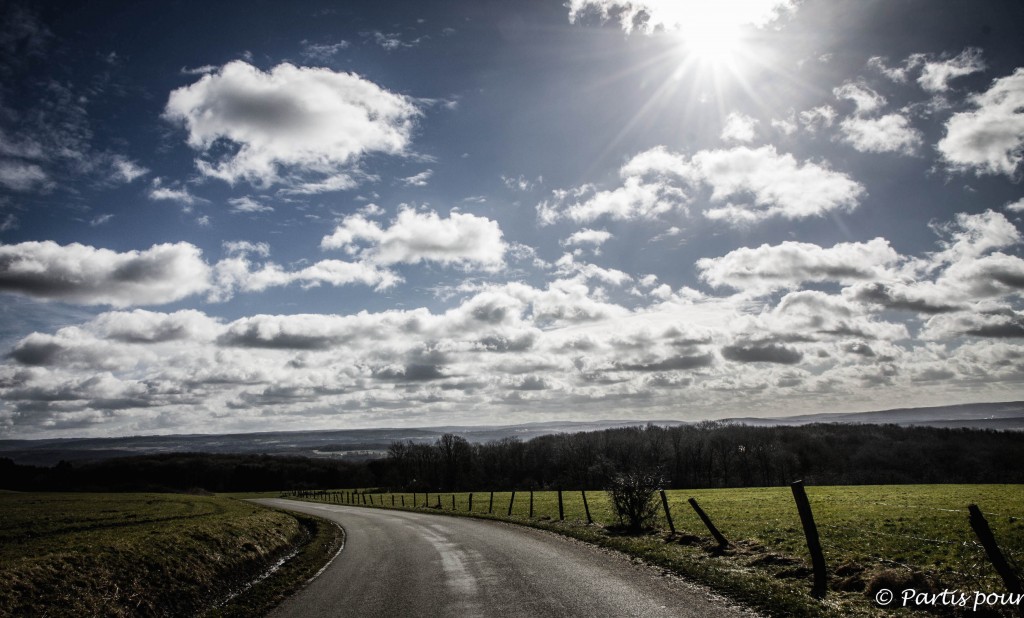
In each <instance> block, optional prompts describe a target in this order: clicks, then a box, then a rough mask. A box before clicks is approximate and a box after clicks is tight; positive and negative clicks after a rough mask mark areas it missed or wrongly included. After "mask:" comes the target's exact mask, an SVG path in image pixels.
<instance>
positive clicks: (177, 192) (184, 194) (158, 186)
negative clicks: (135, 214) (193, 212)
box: [149, 178, 205, 206]
mask: <svg viewBox="0 0 1024 618" xmlns="http://www.w3.org/2000/svg"><path fill="white" fill-rule="evenodd" d="M149 199H151V200H158V201H168V202H177V203H179V204H184V205H186V206H192V205H193V204H195V203H196V202H199V201H205V200H200V198H197V197H196V196H194V195H192V194H191V193H190V192H189V190H188V187H179V188H175V187H168V186H165V185H164V183H163V180H162V179H160V178H154V179H153V183H152V186H150V189H149Z"/></svg>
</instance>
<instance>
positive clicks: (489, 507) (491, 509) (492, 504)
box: [487, 491, 494, 515]
mask: <svg viewBox="0 0 1024 618" xmlns="http://www.w3.org/2000/svg"><path fill="white" fill-rule="evenodd" d="M493 512H494V492H493V491H492V492H491V503H490V505H488V507H487V514H488V515H490V514H491V513H493Z"/></svg>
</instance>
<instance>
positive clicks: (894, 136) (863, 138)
mask: <svg viewBox="0 0 1024 618" xmlns="http://www.w3.org/2000/svg"><path fill="white" fill-rule="evenodd" d="M839 129H840V131H841V132H842V136H843V137H842V139H843V141H844V142H846V143H847V144H850V145H851V146H853V147H854V148H855V149H857V150H859V151H860V152H900V153H903V154H913V153H914V152H915V151H916V150H917V149H918V147H920V145H921V142H922V137H921V132H920V131H918V130H917V129H915V128H913V127H911V126H910V120H909V119H908V118H907V117H906V116H904V115H902V114H886V115H884V116H879V117H878V118H864V117H861V116H851V117H849V118H845V119H843V121H842V122H840V123H839Z"/></svg>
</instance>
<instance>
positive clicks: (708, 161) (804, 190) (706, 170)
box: [693, 146, 864, 223]
mask: <svg viewBox="0 0 1024 618" xmlns="http://www.w3.org/2000/svg"><path fill="white" fill-rule="evenodd" d="M693 163H694V164H695V165H696V167H697V168H698V169H699V170H700V173H701V176H702V178H703V180H704V182H705V183H707V184H709V185H710V186H711V188H712V193H711V200H712V202H721V201H724V200H726V199H729V198H733V197H742V196H745V195H749V196H751V197H752V198H753V201H752V202H747V203H739V204H733V203H729V204H727V205H726V206H724V207H717V208H713V209H710V210H708V211H707V212H706V213H705V214H706V215H707V216H708V217H711V218H714V219H725V220H727V221H730V222H734V223H738V222H746V221H759V220H762V219H766V218H769V217H775V216H779V217H783V218H786V219H799V218H804V217H812V216H820V215H823V214H825V213H827V212H830V211H834V210H852V209H854V208H856V206H857V203H858V200H859V198H860V196H861V195H862V194H863V193H864V188H863V187H862V186H861V185H860V183H858V182H856V181H854V180H852V179H851V178H850V177H849V176H847V175H846V174H843V173H841V172H835V171H832V170H830V169H828V168H827V167H825V166H823V165H819V164H817V163H813V162H810V161H806V162H804V163H802V164H801V163H799V162H798V161H797V160H796V158H795V157H793V155H790V154H779V153H778V152H776V150H775V147H774V146H763V147H761V148H757V149H750V148H734V149H732V150H712V151H702V152H699V153H697V154H696V155H694V157H693Z"/></svg>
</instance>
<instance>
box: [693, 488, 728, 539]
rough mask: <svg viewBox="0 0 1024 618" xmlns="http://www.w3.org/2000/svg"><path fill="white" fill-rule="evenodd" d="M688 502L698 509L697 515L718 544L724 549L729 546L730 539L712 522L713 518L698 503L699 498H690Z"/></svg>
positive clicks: (694, 508)
mask: <svg viewBox="0 0 1024 618" xmlns="http://www.w3.org/2000/svg"><path fill="white" fill-rule="evenodd" d="M687 502H689V503H690V506H692V507H693V510H695V511H697V517H700V520H701V521H702V522H704V525H705V526H707V528H708V532H710V533H711V536H713V537H715V541H717V542H718V546H719V547H721V548H722V549H725V548H726V547H729V544H730V543H729V541H728V540H727V539H726V538H725V536H724V535H723V534H722V533H721V532H719V531H718V528H716V527H715V524H714V523H712V522H711V518H710V517H708V514H707V513H705V512H704V509H702V508H700V505H699V504H697V499H696V498H690V499H689V500H688V501H687Z"/></svg>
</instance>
